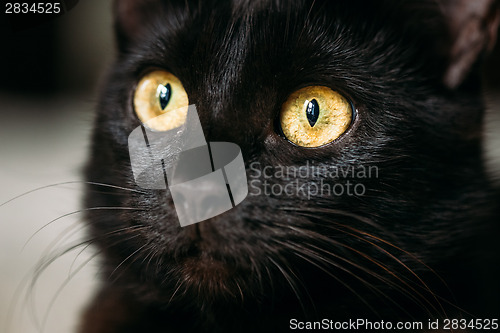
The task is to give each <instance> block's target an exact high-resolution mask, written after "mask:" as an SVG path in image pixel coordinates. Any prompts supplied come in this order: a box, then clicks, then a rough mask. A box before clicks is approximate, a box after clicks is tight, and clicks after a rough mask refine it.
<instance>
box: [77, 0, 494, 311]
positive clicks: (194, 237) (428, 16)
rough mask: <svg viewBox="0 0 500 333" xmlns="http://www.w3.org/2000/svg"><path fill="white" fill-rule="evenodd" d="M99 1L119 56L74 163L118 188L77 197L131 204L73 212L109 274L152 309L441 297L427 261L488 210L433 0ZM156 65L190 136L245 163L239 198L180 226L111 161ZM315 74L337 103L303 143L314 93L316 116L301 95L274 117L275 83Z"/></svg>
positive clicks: (402, 304)
mask: <svg viewBox="0 0 500 333" xmlns="http://www.w3.org/2000/svg"><path fill="white" fill-rule="evenodd" d="M448 5H450V4H447V3H446V6H448ZM450 6H451V5H450ZM115 9H116V13H117V14H116V15H117V19H116V29H117V36H118V37H117V40H118V47H119V54H118V57H117V60H116V63H115V64H114V65H113V67H112V69H111V71H110V74H109V76H108V78H107V81H106V83H105V84H104V85H103V93H102V98H101V101H100V103H99V108H98V116H97V120H96V126H95V132H94V138H93V146H92V154H91V158H90V162H89V164H88V167H87V170H86V175H87V180H88V181H91V182H98V183H106V184H111V185H114V186H117V187H126V188H129V189H131V190H129V191H125V190H123V189H108V190H106V191H105V192H102V191H101V192H96V191H95V188H94V187H93V186H89V189H88V191H87V195H86V205H87V206H88V207H105V206H117V207H128V208H130V209H128V210H124V211H123V212H122V213H119V214H117V213H110V212H109V211H108V212H106V211H98V210H94V211H91V212H89V214H88V221H89V225H90V229H91V233H92V235H93V236H94V237H95V238H96V243H97V244H98V246H99V247H100V248H101V249H102V250H103V253H104V261H105V264H106V269H105V275H106V276H109V277H110V281H113V283H115V284H117V285H121V286H126V287H127V288H129V289H133V290H135V292H136V293H137V294H141V295H142V296H143V297H144V298H148V299H150V300H154V302H157V303H158V304H163V305H164V306H167V304H168V306H172V305H173V304H176V305H179V304H180V305H182V306H183V307H185V308H191V307H194V308H198V307H208V306H210V305H213V304H218V305H219V306H222V305H224V306H232V305H234V304H245V306H248V307H252V306H255V307H259V308H265V307H266V306H269V304H271V303H273V302H278V303H280V301H276V300H280V299H281V300H282V301H283V302H282V303H284V304H287V305H286V308H287V309H288V310H290V309H295V310H290V311H297V312H300V311H304V310H305V311H306V312H307V311H309V309H312V308H313V307H314V306H318V305H319V307H320V308H321V306H323V307H324V308H328V309H335V311H336V313H338V316H339V317H341V316H344V315H345V316H347V315H348V314H350V313H353V311H355V312H357V313H368V314H370V315H375V314H377V313H379V308H377V307H380V306H381V305H382V308H384V307H385V308H387V309H390V310H388V311H392V312H389V313H393V314H395V313H401V314H404V313H405V312H407V311H409V309H414V310H415V309H417V310H415V311H419V312H421V313H432V314H433V315H436V316H438V315H441V313H440V311H441V310H440V309H439V303H440V302H439V301H438V300H437V298H436V297H435V296H433V292H435V290H437V292H436V293H437V294H439V295H440V297H443V298H448V297H449V294H446V292H445V291H442V290H444V289H445V288H444V286H443V284H442V283H441V282H440V281H439V279H438V278H437V277H436V276H437V274H435V272H434V271H433V270H432V268H433V267H436V266H437V265H440V267H441V268H443V271H442V272H440V273H441V274H443V275H445V276H446V277H449V276H448V271H447V270H446V269H448V268H449V267H448V265H449V266H453V264H452V263H454V262H455V260H458V258H463V257H461V256H462V255H463V253H464V252H467V251H469V250H470V249H471V248H474V246H475V240H474V237H475V236H476V235H477V234H476V233H475V231H474V226H475V225H477V223H483V222H484V221H486V220H488V218H489V216H490V215H491V212H490V204H489V202H488V201H487V200H486V199H485V198H486V195H487V193H486V192H487V191H488V188H489V187H488V185H487V180H486V179H485V177H484V174H483V169H482V162H481V156H480V153H481V148H480V141H481V139H480V131H481V118H482V113H483V107H482V104H481V100H480V95H479V92H480V88H479V84H478V76H477V75H476V72H475V71H474V70H473V67H472V65H471V64H469V63H468V62H467V61H466V60H463V59H461V58H460V57H461V56H462V55H463V53H462V54H461V55H460V56H458V55H456V54H455V53H453V52H451V51H450V50H455V49H456V47H457V46H456V44H455V40H458V39H460V38H462V39H463V40H466V41H467V40H468V39H467V36H465V37H463V36H462V35H460V34H459V33H457V35H454V34H453V30H450V26H452V25H450V21H451V19H450V18H446V17H445V16H444V15H443V14H442V13H441V12H440V11H439V8H438V6H437V5H436V4H434V3H432V2H413V1H408V2H400V1H382V2H373V1H370V2H368V1H315V2H313V1H294V2H281V1H257V2H249V1H227V2H216V1H203V2H201V1H200V2H196V1H187V2H184V1H168V2H167V1H143V2H135V3H134V2H132V1H123V2H117V4H116V6H115ZM488 22H489V21H488ZM450 31H452V32H451V33H450ZM486 35H487V34H486V33H485V34H484V36H486ZM456 36H459V37H456ZM488 36H489V35H488ZM491 38H492V36H489V37H484V40H482V44H481V45H483V47H481V48H479V49H478V51H477V53H479V52H482V50H483V49H484V47H486V44H488V42H489V40H490V39H491ZM470 52H471V53H470V54H468V57H469V58H471V57H472V58H473V59H476V55H477V53H474V51H473V50H471V51H470ZM473 63H475V61H474V62H473ZM471 68H472V69H471ZM156 71H160V72H168V73H171V74H172V75H173V76H175V78H177V79H178V80H179V81H180V82H181V84H182V89H184V90H185V92H186V95H187V98H188V99H189V103H190V104H195V105H196V108H197V111H198V115H199V117H200V121H201V124H202V127H203V130H204V133H205V136H206V140H207V141H228V142H233V143H236V144H238V145H239V147H240V148H241V151H242V154H243V159H244V160H245V166H246V173H247V178H248V181H249V191H250V192H249V195H248V196H247V198H246V199H245V200H244V201H243V202H242V203H241V204H240V205H238V206H237V207H235V208H233V209H232V210H230V211H227V212H225V213H223V214H221V215H219V216H216V217H214V218H211V219H209V220H206V221H203V222H201V223H197V224H195V225H190V226H187V227H181V226H180V225H179V224H178V222H177V216H176V213H175V207H174V205H173V201H172V196H171V194H170V192H169V190H168V189H167V190H145V189H141V188H140V187H138V186H137V185H136V184H135V182H134V178H133V175H132V170H131V166H130V159H129V156H128V147H127V138H128V135H129V134H130V133H131V131H132V130H134V129H135V128H136V127H138V126H140V124H141V121H140V119H141V118H140V115H138V113H137V110H136V108H137V106H136V104H134V102H135V98H137V95H136V91H137V89H138V88H137V87H138V85H139V83H140V82H141V79H143V78H144V77H145V76H146V75H149V74H151V73H154V72H156ZM315 87H324V89H326V90H324V91H328V93H323V92H321V93H318V94H319V95H318V96H320V97H321V96H322V97H321V98H323V97H324V98H325V99H328V98H330V97H328V96H329V95H328V94H335V96H340V97H338V98H339V99H341V100H342V101H345V103H344V104H345V108H346V110H347V111H346V113H345V114H347V115H348V116H346V117H347V118H346V119H347V120H346V121H345V122H344V125H345V126H344V127H342V128H341V129H340V130H339V131H338V133H337V134H335V135H333V136H332V137H327V138H326V139H324V140H323V139H321V140H323V141H320V142H319V143H317V144H316V143H315V142H316V141H314V142H313V141H311V142H313V143H312V144H309V146H308V145H307V144H305V143H304V142H305V141H307V140H310V138H311V135H310V134H308V133H307V131H306V130H304V129H303V128H299V129H298V130H290V128H292V125H291V124H292V123H293V121H295V120H294V119H299V118H300V117H303V119H309V120H308V121H309V125H311V121H314V122H315V121H317V119H323V118H320V117H322V116H321V115H323V113H321V112H326V111H325V110H326V109H327V108H326V107H323V104H321V103H323V102H322V101H320V102H319V104H318V105H319V106H318V108H319V110H320V111H319V113H318V114H319V116H318V115H316V116H314V115H313V116H310V115H308V114H307V112H309V114H313V113H314V108H316V106H314V105H312V104H311V105H312V106H310V107H309V110H310V111H307V110H306V111H305V113H304V110H302V109H300V108H299V109H297V110H298V111H296V115H295V113H293V112H292V113H293V115H292V116H291V119H292V120H286V119H285V118H286V117H284V116H283V115H284V114H286V112H288V111H289V110H290V106H289V104H287V103H288V101H289V100H290V98H291V96H292V97H293V96H300V93H303V94H306V95H307V94H308V93H310V91H312V90H311V89H313V90H314V89H318V88H315ZM321 89H323V88H321ZM322 91H323V90H322ZM330 91H331V92H332V93H330ZM174 93H175V91H174ZM297 94H298V95H297ZM325 94H326V95H325ZM307 96H308V95H307ZM307 96H306V97H304V100H306V99H307ZM314 96H316V95H314ZM325 96H327V97H325ZM320 97H318V98H320ZM293 98H299V97H293ZM300 98H301V97H300ZM299 104H300V103H299ZM300 105H301V104H300ZM311 110H312V111H311ZM294 112H295V111H294ZM294 117H295V118H294ZM297 117H298V118H297ZM311 117H312V118H311ZM314 117H316V118H314ZM325 117H326V116H325ZM284 119H285V120H284ZM287 119H288V118H287ZM300 119H301V118H300ZM311 119H313V120H311ZM325 119H326V118H325ZM325 121H326V124H327V125H325V126H326V128H327V129H328V128H331V126H330V125H328V124H330V122H329V120H328V119H327V120H325ZM306 125H307V124H306ZM306 125H304V126H306ZM315 126H316V125H315ZM328 126H330V127H328ZM304 128H305V127H304ZM311 128H314V126H311ZM297 133H298V134H297ZM297 138H299V139H297ZM304 138H305V139H304ZM332 138H333V139H332ZM304 140H305V141H304ZM306 143H307V142H306ZM356 186H357V187H356ZM285 189H286V190H285ZM349 191H350V192H349ZM464 279H466V278H465V277H464ZM458 280H460V279H458ZM450 283H451V284H455V282H454V281H452V282H450ZM457 283H458V282H457ZM431 288H436V289H432V291H431ZM332 295H335V299H336V301H335V302H331V296H332ZM271 300H273V301H271ZM414 313H417V312H414Z"/></svg>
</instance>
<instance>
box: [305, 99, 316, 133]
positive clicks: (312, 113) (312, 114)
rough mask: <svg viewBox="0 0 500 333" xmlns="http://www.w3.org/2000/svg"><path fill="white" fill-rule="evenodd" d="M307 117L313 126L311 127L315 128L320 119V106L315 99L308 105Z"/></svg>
mask: <svg viewBox="0 0 500 333" xmlns="http://www.w3.org/2000/svg"><path fill="white" fill-rule="evenodd" d="M306 115H307V121H308V122H309V125H311V127H314V125H316V122H317V121H318V118H319V105H318V102H317V101H316V100H315V99H313V100H312V101H310V102H309V104H307V109H306Z"/></svg>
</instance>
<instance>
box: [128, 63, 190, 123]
mask: <svg viewBox="0 0 500 333" xmlns="http://www.w3.org/2000/svg"><path fill="white" fill-rule="evenodd" d="M188 106H189V100H188V96H187V93H186V90H184V87H183V86H182V83H181V81H180V80H179V79H178V78H177V77H176V76H175V75H173V74H172V73H169V72H167V71H163V70H156V71H153V72H150V73H148V74H146V75H144V76H143V77H142V79H141V80H140V81H139V84H138V85H137V88H136V90H135V94H134V110H135V113H136V114H137V117H139V120H140V121H141V122H142V123H143V124H145V126H147V127H148V128H150V129H152V130H154V131H168V130H171V129H173V128H176V127H179V126H181V125H182V124H184V123H185V122H186V117H187V110H188ZM159 116H161V117H159Z"/></svg>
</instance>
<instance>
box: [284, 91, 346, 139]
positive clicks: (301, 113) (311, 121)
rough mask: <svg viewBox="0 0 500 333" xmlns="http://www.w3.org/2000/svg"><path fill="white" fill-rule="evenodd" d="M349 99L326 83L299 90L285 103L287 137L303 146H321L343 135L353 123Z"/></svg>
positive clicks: (285, 132) (285, 130) (285, 133)
mask: <svg viewBox="0 0 500 333" xmlns="http://www.w3.org/2000/svg"><path fill="white" fill-rule="evenodd" d="M352 118H353V110H352V107H351V104H350V103H349V101H348V100H347V99H346V98H345V97H344V96H342V95H340V94H339V93H338V92H335V91H333V90H332V89H330V88H328V87H324V86H310V87H305V88H302V89H299V90H297V91H296V92H294V93H293V94H291V95H290V97H288V99H287V101H286V102H285V103H284V104H283V106H282V108H281V114H280V125H281V130H282V132H283V134H284V135H285V137H286V138H287V139H288V140H289V141H291V142H293V143H294V144H296V145H298V146H302V147H319V146H323V145H326V144H328V143H330V142H332V141H333V140H335V139H337V138H338V137H339V136H341V135H342V134H343V133H344V132H345V131H346V130H347V129H348V128H349V125H350V124H351V121H352Z"/></svg>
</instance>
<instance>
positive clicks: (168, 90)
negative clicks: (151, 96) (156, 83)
mask: <svg viewBox="0 0 500 333" xmlns="http://www.w3.org/2000/svg"><path fill="white" fill-rule="evenodd" d="M171 96H172V87H170V83H167V84H166V85H164V86H163V85H162V87H161V88H160V96H159V99H160V106H161V109H162V110H164V109H165V108H166V107H167V104H168V102H169V101H170V97H171Z"/></svg>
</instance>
